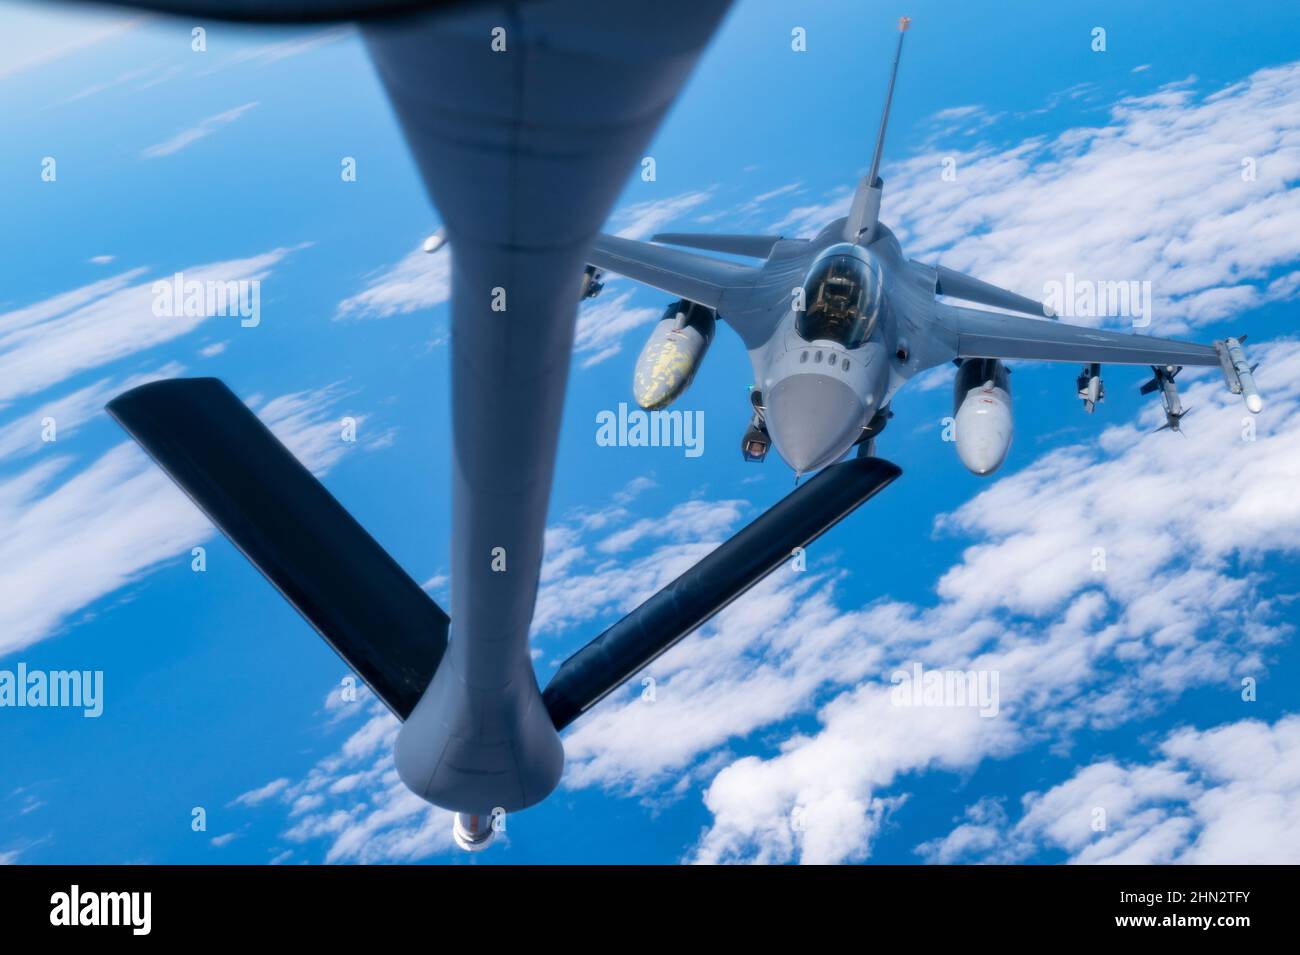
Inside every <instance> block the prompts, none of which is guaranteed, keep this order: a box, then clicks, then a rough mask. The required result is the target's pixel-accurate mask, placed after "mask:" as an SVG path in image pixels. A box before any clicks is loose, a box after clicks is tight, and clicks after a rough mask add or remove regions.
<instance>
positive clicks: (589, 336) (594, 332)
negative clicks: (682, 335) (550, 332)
mask: <svg viewBox="0 0 1300 955" xmlns="http://www.w3.org/2000/svg"><path fill="white" fill-rule="evenodd" d="M632 295H633V293H632V292H624V293H622V294H621V295H615V296H613V297H611V296H609V295H600V296H598V297H597V298H596V299H595V300H594V301H587V302H584V303H583V304H582V308H581V309H580V310H579V312H578V325H577V328H576V330H575V332H574V341H573V350H574V351H575V352H576V353H577V354H578V355H579V356H585V357H583V360H582V367H583V368H590V367H591V366H593V365H598V364H600V363H601V362H602V361H605V360H606V359H609V358H613V357H614V356H615V355H617V354H618V353H619V352H621V351H622V350H623V336H624V335H626V334H627V333H628V332H629V331H631V330H632V329H634V328H638V327H640V326H642V325H648V324H650V323H651V322H654V321H657V320H658V319H659V317H660V316H661V315H662V313H663V309H661V308H644V307H633V306H632V304H631V302H632Z"/></svg>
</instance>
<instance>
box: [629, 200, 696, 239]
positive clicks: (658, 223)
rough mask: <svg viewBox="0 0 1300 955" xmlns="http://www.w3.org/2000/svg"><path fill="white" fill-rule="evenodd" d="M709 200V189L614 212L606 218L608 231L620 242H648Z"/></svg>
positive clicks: (639, 203) (640, 203)
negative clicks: (666, 227)
mask: <svg viewBox="0 0 1300 955" xmlns="http://www.w3.org/2000/svg"><path fill="white" fill-rule="evenodd" d="M712 197H713V191H712V190H711V189H701V190H697V191H695V192H684V193H682V194H680V195H676V196H669V197H668V198H666V199H646V200H644V201H643V202H634V203H633V204H632V205H630V206H624V207H622V208H621V209H618V210H616V211H615V212H614V214H613V215H612V216H610V227H611V228H613V229H614V230H615V234H616V235H619V236H621V237H623V238H624V239H648V238H650V236H652V235H654V234H655V233H656V232H662V231H663V228H664V226H666V225H668V224H669V223H672V222H674V221H676V220H678V219H680V218H681V217H682V216H684V215H686V214H687V213H688V212H690V211H692V210H693V209H697V208H699V207H700V206H702V205H703V204H704V203H706V202H708V201H709V199H711V198H712Z"/></svg>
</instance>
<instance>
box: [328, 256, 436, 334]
mask: <svg viewBox="0 0 1300 955" xmlns="http://www.w3.org/2000/svg"><path fill="white" fill-rule="evenodd" d="M450 297H451V254H450V252H449V251H448V250H447V249H446V248H443V249H441V250H440V251H438V252H434V253H432V254H431V253H428V252H425V251H424V249H423V247H417V248H415V249H412V250H411V251H410V252H409V253H407V255H406V256H405V257H404V258H403V259H402V260H401V261H400V262H398V263H397V264H396V265H394V266H392V267H391V268H388V269H385V270H382V271H380V272H378V273H377V274H375V275H374V276H372V277H371V279H370V280H369V283H368V284H367V285H366V287H365V289H364V290H362V291H360V292H358V293H357V294H356V295H353V296H351V297H349V298H345V299H344V300H343V301H341V302H340V303H339V307H338V312H337V314H336V316H335V317H336V318H389V317H390V316H393V315H406V314H408V313H410V312H415V311H419V310H421V309H425V308H433V307H434V306H435V305H441V304H442V303H443V302H445V301H447V299H448V298H450Z"/></svg>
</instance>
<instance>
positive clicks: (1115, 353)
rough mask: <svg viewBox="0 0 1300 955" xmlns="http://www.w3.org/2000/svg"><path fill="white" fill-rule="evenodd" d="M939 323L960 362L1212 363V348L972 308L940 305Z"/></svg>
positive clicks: (1215, 362) (1215, 358)
mask: <svg viewBox="0 0 1300 955" xmlns="http://www.w3.org/2000/svg"><path fill="white" fill-rule="evenodd" d="M938 315H939V318H940V321H942V322H943V323H944V324H946V325H948V326H949V328H950V330H951V331H952V332H954V333H955V335H956V348H957V355H956V357H958V358H1020V359H1027V360H1030V361H1077V362H1101V363H1102V364H1111V365H1212V366H1214V367H1219V365H1220V362H1219V353H1218V352H1217V351H1216V350H1215V348H1214V346H1213V345H1197V344H1195V343H1194V342H1180V341H1175V340H1174V339H1171V338H1155V337H1153V336H1150V335H1133V334H1127V333H1124V332H1111V331H1106V330H1104V329H1100V328H1083V327H1080V326H1078V325H1065V324H1062V323H1061V322H1054V321H1050V320H1048V319H1043V318H1021V317H1020V316H1018V315H1004V314H1000V313H997V312H985V311H981V310H979V309H974V308H959V307H956V306H940V308H939V312H938Z"/></svg>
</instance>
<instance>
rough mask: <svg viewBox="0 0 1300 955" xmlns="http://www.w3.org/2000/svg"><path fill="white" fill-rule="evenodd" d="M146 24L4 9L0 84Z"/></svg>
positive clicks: (90, 12)
mask: <svg viewBox="0 0 1300 955" xmlns="http://www.w3.org/2000/svg"><path fill="white" fill-rule="evenodd" d="M147 20H148V17H143V16H138V15H135V16H123V15H122V14H121V13H120V12H119V11H116V10H114V11H107V10H97V9H83V8H63V9H60V8H58V7H51V6H48V5H45V4H41V5H40V6H39V7H34V6H30V7H23V6H18V5H15V4H8V5H6V7H5V29H4V32H3V33H0V80H4V79H8V78H9V77H11V76H17V75H19V74H21V73H26V72H29V71H31V70H35V69H39V68H41V67H44V66H47V65H48V64H50V63H54V62H57V61H58V60H61V59H64V58H65V57H68V56H71V55H73V54H75V53H81V52H82V51H84V50H86V49H88V48H90V47H92V46H95V45H97V44H100V43H105V42H107V41H109V40H112V39H115V38H117V37H120V36H122V34H124V33H126V32H127V31H129V30H133V29H135V27H137V26H139V25H140V24H141V23H144V22H146V21H147Z"/></svg>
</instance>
